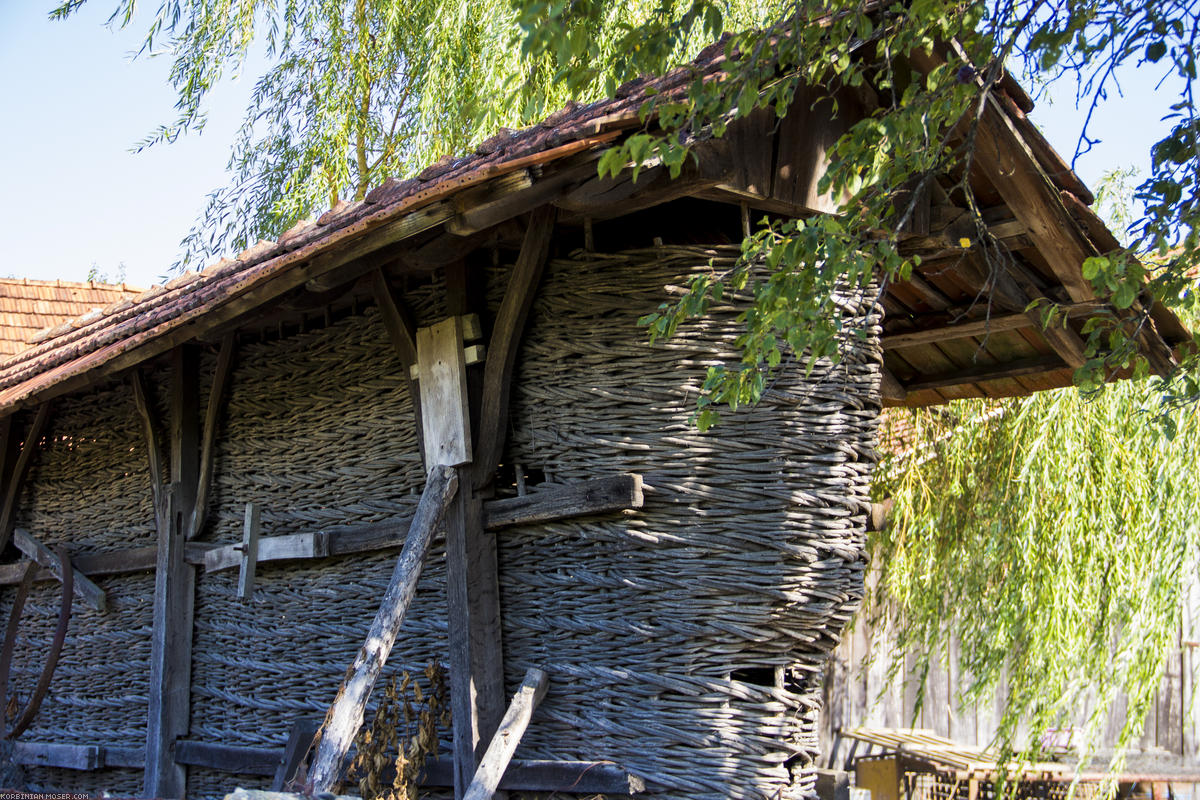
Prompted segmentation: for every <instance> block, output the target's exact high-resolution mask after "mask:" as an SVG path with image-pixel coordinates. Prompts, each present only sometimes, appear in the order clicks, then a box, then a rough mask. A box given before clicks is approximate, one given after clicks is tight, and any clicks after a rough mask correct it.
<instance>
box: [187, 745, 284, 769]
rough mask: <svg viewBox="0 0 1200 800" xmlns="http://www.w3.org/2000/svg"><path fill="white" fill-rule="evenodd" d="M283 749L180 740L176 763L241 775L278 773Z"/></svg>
mask: <svg viewBox="0 0 1200 800" xmlns="http://www.w3.org/2000/svg"><path fill="white" fill-rule="evenodd" d="M279 753H280V750H279V749H278V748H275V747H244V746H232V745H227V744H220V743H216V742H196V741H189V740H187V739H180V740H179V741H178V742H176V743H175V763H177V764H188V765H190V766H194V767H207V768H209V769H218V770H221V771H222V772H234V773H237V774H239V775H274V774H275V770H276V769H277V768H278V767H279Z"/></svg>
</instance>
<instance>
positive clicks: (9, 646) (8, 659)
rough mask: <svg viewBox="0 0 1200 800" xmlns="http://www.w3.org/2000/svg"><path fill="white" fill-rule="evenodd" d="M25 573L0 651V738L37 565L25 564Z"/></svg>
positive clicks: (22, 576)
mask: <svg viewBox="0 0 1200 800" xmlns="http://www.w3.org/2000/svg"><path fill="white" fill-rule="evenodd" d="M24 567H25V571H24V572H22V573H21V582H20V584H19V585H18V586H17V596H16V597H15V598H13V606H12V611H11V612H10V613H9V615H8V628H7V629H6V630H5V632H4V649H3V650H0V738H3V736H2V734H3V731H4V728H5V722H6V720H7V715H6V711H7V709H8V675H9V670H11V669H12V657H13V649H14V648H15V647H16V644H17V628H18V626H19V625H20V623H21V612H22V611H24V610H25V600H26V599H27V598H28V597H29V590H30V589H31V588H32V587H33V576H34V574H35V573H36V572H37V564H35V563H34V562H33V561H26V562H24Z"/></svg>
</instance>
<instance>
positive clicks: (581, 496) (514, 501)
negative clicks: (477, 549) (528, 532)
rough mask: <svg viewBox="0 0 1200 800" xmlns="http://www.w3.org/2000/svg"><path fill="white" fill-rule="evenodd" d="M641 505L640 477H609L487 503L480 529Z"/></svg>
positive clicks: (525, 523)
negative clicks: (482, 525) (482, 524)
mask: <svg viewBox="0 0 1200 800" xmlns="http://www.w3.org/2000/svg"><path fill="white" fill-rule="evenodd" d="M643 502H645V499H644V497H643V496H642V476H641V475H637V474H634V473H628V474H624V475H613V476H612V477H608V478H596V479H594V480H590V481H586V482H584V483H574V484H568V485H565V486H555V487H552V488H549V489H544V490H541V491H537V492H533V493H531V494H526V495H523V496H520V497H506V498H504V499H501V500H491V501H489V502H486V503H484V504H483V513H484V526H485V527H486V528H487V529H488V530H496V529H498V528H503V527H507V526H509V525H530V524H534V523H538V522H546V521H549V520H554V519H568V518H570V517H581V516H586V515H588V514H603V513H605V512H609V511H623V510H625V509H629V508H641V507H642V503H643Z"/></svg>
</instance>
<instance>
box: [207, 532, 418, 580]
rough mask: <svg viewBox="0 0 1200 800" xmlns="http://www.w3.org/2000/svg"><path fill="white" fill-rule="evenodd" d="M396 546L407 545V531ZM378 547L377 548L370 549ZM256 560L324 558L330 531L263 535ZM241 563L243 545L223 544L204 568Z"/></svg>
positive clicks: (216, 569)
mask: <svg viewBox="0 0 1200 800" xmlns="http://www.w3.org/2000/svg"><path fill="white" fill-rule="evenodd" d="M398 534H399V535H398V536H397V538H396V539H395V540H393V541H391V542H389V544H391V545H393V546H400V545H403V544H404V538H403V537H404V535H405V531H403V530H402V531H398ZM371 549H378V548H371ZM257 550H258V557H257V559H256V561H258V562H262V561H284V560H287V559H291V558H324V557H325V556H327V555H329V554H330V534H327V533H324V532H321V531H317V532H315V533H290V534H286V535H284V536H262V537H259V539H258V548H257ZM241 564H242V545H240V544H235V545H224V546H222V547H215V548H213V549H211V550H208V551H207V552H206V553H205V554H204V571H205V572H217V571H218V570H223V569H233V568H237V567H240V566H241Z"/></svg>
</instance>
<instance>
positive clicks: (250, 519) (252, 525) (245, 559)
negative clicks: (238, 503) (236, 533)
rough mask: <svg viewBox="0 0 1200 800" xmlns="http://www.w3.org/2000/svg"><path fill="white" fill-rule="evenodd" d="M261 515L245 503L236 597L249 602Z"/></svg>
mask: <svg viewBox="0 0 1200 800" xmlns="http://www.w3.org/2000/svg"><path fill="white" fill-rule="evenodd" d="M260 527H261V514H260V511H259V507H258V505H257V504H255V503H246V519H245V523H244V525H243V526H242V551H241V562H240V563H239V564H238V597H240V598H241V599H242V600H249V599H250V595H251V594H253V592H254V572H255V570H256V568H257V567H258V534H259V529H260Z"/></svg>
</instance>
